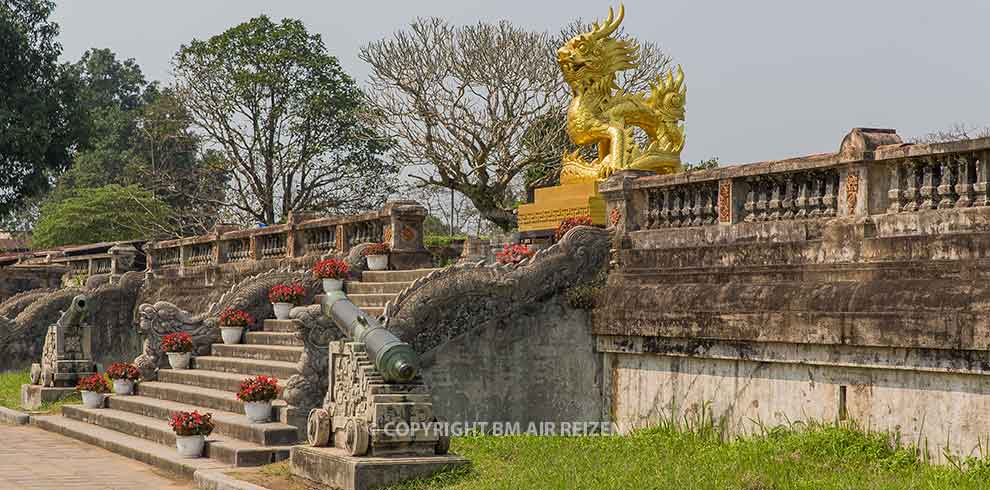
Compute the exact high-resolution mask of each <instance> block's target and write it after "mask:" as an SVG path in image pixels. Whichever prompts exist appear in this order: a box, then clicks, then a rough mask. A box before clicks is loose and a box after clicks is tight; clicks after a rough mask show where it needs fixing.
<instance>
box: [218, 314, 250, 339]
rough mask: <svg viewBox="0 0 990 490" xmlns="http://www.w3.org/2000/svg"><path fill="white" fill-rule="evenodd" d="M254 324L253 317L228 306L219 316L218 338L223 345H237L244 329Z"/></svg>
mask: <svg viewBox="0 0 990 490" xmlns="http://www.w3.org/2000/svg"><path fill="white" fill-rule="evenodd" d="M252 323H254V317H252V316H251V315H250V314H249V313H248V312H246V311H244V310H238V309H235V308H233V307H230V306H228V307H227V309H225V310H223V313H221V314H220V337H221V338H223V343H225V344H238V343H240V342H241V334H242V333H244V329H245V328H247V327H248V326H249V325H251V324H252Z"/></svg>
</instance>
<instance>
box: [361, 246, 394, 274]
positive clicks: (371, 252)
mask: <svg viewBox="0 0 990 490" xmlns="http://www.w3.org/2000/svg"><path fill="white" fill-rule="evenodd" d="M361 255H363V256H364V257H365V258H366V259H368V269H369V270H373V271H383V270H385V269H388V244H387V243H372V244H371V245H368V246H367V247H365V248H364V250H362V251H361Z"/></svg>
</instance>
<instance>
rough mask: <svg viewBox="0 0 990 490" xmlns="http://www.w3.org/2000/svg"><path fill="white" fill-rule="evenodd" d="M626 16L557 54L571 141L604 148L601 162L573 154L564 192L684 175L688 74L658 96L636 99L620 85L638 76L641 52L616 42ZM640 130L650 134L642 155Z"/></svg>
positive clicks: (658, 88)
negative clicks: (625, 74) (633, 176)
mask: <svg viewBox="0 0 990 490" xmlns="http://www.w3.org/2000/svg"><path fill="white" fill-rule="evenodd" d="M624 16H625V7H623V6H622V5H621V4H620V5H619V16H618V18H616V17H615V14H614V12H613V10H612V9H611V8H609V10H608V18H607V19H605V21H603V22H602V23H601V25H599V24H598V23H595V24H594V27H593V28H592V30H591V32H586V33H582V34H579V35H577V36H575V37H573V38H572V39H570V40H569V41H567V43H566V44H564V46H562V47H561V48H560V49H558V50H557V63H558V64H559V65H560V69H561V71H562V72H563V74H564V80H565V81H566V82H567V84H568V85H569V86H570V87H571V92H572V95H573V96H574V98H573V100H571V103H570V106H568V108H567V134H568V136H570V138H571V141H573V142H574V144H575V145H578V146H584V145H598V158H596V159H595V160H594V161H592V162H588V161H586V160H585V159H584V158H582V157H581V156H580V154H579V150H575V151H574V152H573V153H570V154H565V155H564V158H563V165H562V169H561V173H560V183H561V184H573V183H578V182H589V181H595V180H601V179H606V178H608V177H609V176H610V175H612V173H613V172H615V171H617V170H621V169H627V168H628V169H640V170H651V171H654V172H657V173H673V172H677V171H679V170H680V169H681V150H682V149H683V148H684V127H683V126H682V125H681V124H680V122H681V121H683V120H684V98H685V95H686V94H687V88H686V87H685V86H684V83H683V82H684V71H683V70H682V69H681V67H680V66H678V67H677V72H676V74H675V73H674V71H673V70H671V71H670V72H668V73H667V76H666V77H664V76H662V75H661V76H658V77H657V78H656V80H655V81H654V82H652V83H651V84H650V93H649V94H645V93H630V92H626V91H624V90H621V89H620V88H619V87H618V85H616V81H615V75H616V73H618V72H620V71H622V70H628V69H631V68H636V67H637V66H638V65H637V61H638V58H639V46H638V45H637V44H636V43H635V42H633V41H631V40H626V39H616V38H614V37H611V35H612V33H614V32H615V30H616V29H618V28H619V24H621V23H622V19H623V17H624ZM634 127H639V128H641V129H642V130H643V132H644V133H645V134H646V138H647V140H648V144H647V146H646V148H642V147H641V146H640V145H639V144H638V143H637V142H636V140H635V137H634Z"/></svg>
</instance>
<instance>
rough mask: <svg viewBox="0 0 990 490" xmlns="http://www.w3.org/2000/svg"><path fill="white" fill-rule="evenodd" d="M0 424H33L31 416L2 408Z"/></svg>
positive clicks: (0, 408)
mask: <svg viewBox="0 0 990 490" xmlns="http://www.w3.org/2000/svg"><path fill="white" fill-rule="evenodd" d="M0 422H3V423H5V424H13V425H27V424H29V423H31V416H30V415H28V414H26V413H24V412H19V411H17V410H14V409H12V408H7V407H0Z"/></svg>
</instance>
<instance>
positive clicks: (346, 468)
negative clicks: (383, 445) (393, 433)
mask: <svg viewBox="0 0 990 490" xmlns="http://www.w3.org/2000/svg"><path fill="white" fill-rule="evenodd" d="M290 460H291V462H292V472H293V473H294V474H296V475H299V476H302V477H305V478H309V479H310V480H313V481H315V482H318V483H321V484H324V485H329V486H331V487H332V488H341V489H343V490H372V489H375V488H381V487H384V486H387V485H391V484H395V483H398V482H402V481H406V480H412V479H415V478H424V477H428V476H430V475H433V474H435V473H438V472H440V471H443V470H447V469H452V468H457V467H460V466H464V465H466V464H468V460H467V459H465V458H463V457H461V456H457V455H455V454H447V455H444V456H419V457H415V456H414V457H388V458H376V457H367V456H361V457H355V456H351V455H349V454H348V453H347V451H345V450H343V449H338V448H334V447H310V446H295V447H293V448H292V453H291V457H290Z"/></svg>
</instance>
